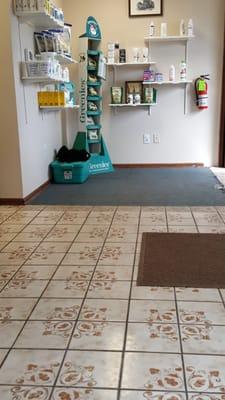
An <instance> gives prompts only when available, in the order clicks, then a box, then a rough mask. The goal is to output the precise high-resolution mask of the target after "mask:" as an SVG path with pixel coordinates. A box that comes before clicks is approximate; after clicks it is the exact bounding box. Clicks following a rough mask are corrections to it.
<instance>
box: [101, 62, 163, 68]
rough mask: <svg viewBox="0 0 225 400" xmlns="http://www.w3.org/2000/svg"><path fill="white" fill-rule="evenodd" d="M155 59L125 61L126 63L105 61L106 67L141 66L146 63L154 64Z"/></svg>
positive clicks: (146, 64)
mask: <svg viewBox="0 0 225 400" xmlns="http://www.w3.org/2000/svg"><path fill="white" fill-rule="evenodd" d="M154 64H156V61H147V62H126V63H114V64H111V63H107V65H108V67H133V66H134V67H139V66H141V67H143V66H148V65H154Z"/></svg>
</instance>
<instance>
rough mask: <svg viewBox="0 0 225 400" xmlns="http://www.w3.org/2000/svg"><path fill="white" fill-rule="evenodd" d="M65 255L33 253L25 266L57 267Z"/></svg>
mask: <svg viewBox="0 0 225 400" xmlns="http://www.w3.org/2000/svg"><path fill="white" fill-rule="evenodd" d="M64 256H65V253H38V252H35V253H33V254H32V255H31V256H30V257H29V259H28V260H27V265H59V264H60V262H61V261H62V259H63V258H64Z"/></svg>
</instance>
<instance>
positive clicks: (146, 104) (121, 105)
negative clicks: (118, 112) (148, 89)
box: [109, 103, 157, 107]
mask: <svg viewBox="0 0 225 400" xmlns="http://www.w3.org/2000/svg"><path fill="white" fill-rule="evenodd" d="M109 106H110V107H152V106H157V103H140V104H127V103H124V104H112V103H111V104H109Z"/></svg>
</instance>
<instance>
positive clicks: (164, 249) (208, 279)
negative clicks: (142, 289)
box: [137, 233, 225, 288]
mask: <svg viewBox="0 0 225 400" xmlns="http://www.w3.org/2000/svg"><path fill="white" fill-rule="evenodd" d="M137 285H138V286H178V287H194V288H196V287H197V288H225V235H221V234H199V233H193V234H192V233H143V237H142V245H141V255H140V262H139V270H138V279H137Z"/></svg>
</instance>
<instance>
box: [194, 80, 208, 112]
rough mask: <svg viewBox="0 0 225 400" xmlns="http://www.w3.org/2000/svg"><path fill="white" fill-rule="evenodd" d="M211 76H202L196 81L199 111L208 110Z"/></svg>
mask: <svg viewBox="0 0 225 400" xmlns="http://www.w3.org/2000/svg"><path fill="white" fill-rule="evenodd" d="M207 80H210V78H209V75H201V76H200V77H199V78H198V79H196V81H195V92H196V104H197V107H198V108H199V110H208V108H209V105H208V100H209V97H208V83H207V82H206V81H207Z"/></svg>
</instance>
